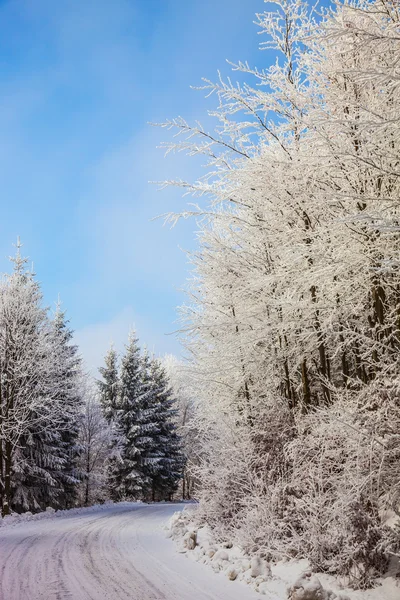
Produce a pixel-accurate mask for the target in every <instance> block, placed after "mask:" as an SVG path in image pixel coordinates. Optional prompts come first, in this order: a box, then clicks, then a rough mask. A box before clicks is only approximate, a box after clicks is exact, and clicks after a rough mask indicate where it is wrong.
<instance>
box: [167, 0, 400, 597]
mask: <svg viewBox="0 0 400 600" xmlns="http://www.w3.org/2000/svg"><path fill="white" fill-rule="evenodd" d="M275 7H276V9H275V10H274V11H272V12H267V13H265V14H261V15H259V17H258V22H259V25H260V27H261V30H262V33H263V34H264V36H265V42H263V47H264V48H265V49H268V50H269V51H272V52H273V58H272V61H271V66H270V67H267V68H266V69H261V70H260V69H256V68H251V67H250V66H249V65H248V64H247V63H238V64H237V65H234V66H233V68H234V69H235V70H236V71H239V72H241V74H242V75H243V77H247V78H250V77H252V78H255V80H256V82H257V83H258V84H259V85H257V86H252V85H251V84H250V83H245V84H243V85H240V84H238V85H235V84H233V83H231V82H230V81H229V80H228V81H223V80H222V79H220V81H219V82H217V83H216V84H213V83H211V82H205V87H206V88H207V90H208V91H209V92H210V93H214V95H216V96H217V98H218V106H217V108H216V110H214V111H212V115H213V116H216V117H217V119H218V120H219V126H218V128H217V131H216V132H215V133H214V132H212V133H208V132H207V131H206V130H204V129H202V128H201V127H200V126H199V125H195V126H191V125H189V124H188V123H187V122H185V121H183V120H182V119H179V120H175V121H171V122H168V123H166V126H168V127H175V128H177V132H178V134H179V135H180V136H181V141H180V142H179V140H178V142H174V143H173V144H171V145H170V149H174V148H175V149H178V150H187V151H188V152H189V153H190V154H202V155H205V156H206V157H207V158H208V160H209V164H208V166H209V169H208V172H207V174H206V176H205V177H204V178H202V179H200V180H199V181H198V182H196V183H195V184H193V185H192V184H189V183H186V182H178V185H181V186H183V187H185V189H186V190H188V191H192V192H193V193H194V194H195V195H196V194H197V195H208V196H209V198H210V202H209V204H208V205H206V206H204V205H203V206H199V207H197V209H194V210H193V209H192V210H191V211H187V212H185V213H183V216H185V217H186V216H189V215H190V214H193V215H197V216H199V217H201V220H200V224H199V226H200V234H199V239H200V248H199V251H198V252H197V253H195V254H194V255H193V258H192V262H193V265H194V269H195V276H194V278H193V282H192V284H191V286H190V289H189V298H190V302H191V303H190V304H189V305H188V306H187V307H185V308H184V309H183V311H182V319H183V326H182V329H183V333H184V337H185V343H186V346H187V348H188V351H189V356H190V357H191V361H190V365H191V372H192V374H191V377H192V379H193V382H194V384H195V385H196V387H197V389H199V390H200V395H199V396H200V400H201V404H200V408H199V411H198V413H197V421H196V423H197V427H198V429H199V431H200V433H201V435H202V437H203V454H202V461H201V464H200V467H199V469H198V471H197V473H198V477H199V479H200V483H201V490H200V500H201V502H200V511H199V513H198V514H199V518H204V519H206V520H207V521H208V523H209V524H210V525H211V526H212V527H214V528H215V529H216V531H217V532H218V535H221V536H225V537H226V536H229V537H231V536H235V535H236V536H237V535H240V536H241V537H240V540H239V543H242V544H243V545H247V546H248V547H249V548H252V547H260V546H262V547H263V549H264V550H265V551H266V552H268V553H270V554H271V555H272V556H275V557H281V556H284V555H287V554H288V553H289V554H290V555H296V556H306V557H307V558H309V559H310V560H311V562H312V564H313V565H314V566H316V567H317V568H318V569H326V570H330V571H336V572H338V573H341V574H346V575H351V576H352V578H353V583H355V584H356V585H359V586H364V585H368V584H369V583H370V581H371V577H374V576H375V575H376V574H377V573H379V572H382V570H383V569H384V567H385V563H386V559H387V549H388V543H389V542H388V540H389V538H390V536H388V534H387V531H386V529H385V527H384V523H383V522H382V519H381V515H382V514H383V512H382V511H384V510H385V509H388V508H390V509H391V510H394V511H397V513H399V512H400V505H399V498H400V480H399V476H398V472H399V471H398V467H399V460H400V456H399V453H398V451H397V450H396V439H397V438H396V436H397V434H396V430H397V429H398V427H399V425H400V405H399V396H398V383H397V382H398V372H399V362H398V361H399V358H398V357H399V353H398V344H399V339H400V334H399V320H398V315H399V296H398V291H399V289H400V288H399V285H400V283H399V270H398V266H399V263H398V250H399V210H400V209H399V204H398V198H399V190H400V188H399V185H400V184H399V164H400V159H399V151H400V146H399V139H400V136H399V119H398V115H399V114H400V104H399V102H400V95H399V93H398V92H399V70H398V61H397V58H396V57H397V56H398V55H399V53H400V40H399V36H398V28H399V19H400V16H399V10H398V6H397V3H394V2H387V1H386V0H371V1H369V0H368V1H367V0H354V1H351V2H337V3H336V4H335V5H334V6H333V8H331V9H325V10H322V11H321V13H322V14H317V13H314V12H313V8H312V6H310V5H308V4H307V3H306V2H302V1H290V0H281V1H279V2H276V3H275ZM167 183H168V182H167ZM169 183H173V182H169ZM170 218H171V219H172V220H176V219H177V218H178V217H176V216H174V215H173V216H171V217H170ZM367 457H369V458H367ZM224 498H229V499H230V503H229V506H227V503H226V502H224ZM327 522H329V523H330V524H331V526H330V528H329V531H332V530H333V531H335V535H330V536H327V528H326V523H327Z"/></svg>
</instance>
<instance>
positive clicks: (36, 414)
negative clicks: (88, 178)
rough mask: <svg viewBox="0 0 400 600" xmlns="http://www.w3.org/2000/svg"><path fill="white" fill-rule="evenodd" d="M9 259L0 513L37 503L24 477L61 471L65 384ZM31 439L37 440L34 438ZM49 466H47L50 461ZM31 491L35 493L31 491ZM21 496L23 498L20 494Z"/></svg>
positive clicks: (35, 303)
mask: <svg viewBox="0 0 400 600" xmlns="http://www.w3.org/2000/svg"><path fill="white" fill-rule="evenodd" d="M20 248H21V245H20V243H19V242H18V248H17V255H16V257H15V258H14V259H13V262H14V271H13V273H12V274H11V275H5V276H3V278H2V280H1V282H0V500H1V505H2V514H3V515H5V514H8V513H9V511H10V509H11V508H12V507H13V506H14V505H15V507H17V508H25V509H26V508H38V507H40V498H38V497H37V496H36V493H35V492H34V491H33V492H32V493H31V492H30V491H28V490H27V487H24V481H26V479H27V478H29V479H30V480H31V481H32V482H33V486H34V488H35V486H37V485H38V482H41V483H43V484H47V483H50V484H52V483H53V482H52V476H51V474H50V473H49V471H48V468H50V469H52V468H53V467H54V468H55V469H62V461H61V460H60V457H59V455H58V450H56V451H54V447H56V448H58V444H59V441H60V432H61V431H62V429H63V426H64V418H65V416H64V406H63V402H62V398H63V397H64V394H65V393H66V392H67V391H68V390H69V386H70V384H71V382H70V381H67V382H66V381H65V380H64V379H63V378H62V377H61V374H62V373H63V372H64V359H65V353H64V352H63V346H62V344H61V342H60V339H59V337H58V336H55V335H54V328H53V326H52V323H51V321H50V319H49V316H48V313H47V310H46V309H44V308H43V307H42V295H41V291H40V287H39V285H38V283H37V282H36V281H35V279H34V276H33V274H32V273H30V272H29V271H28V270H27V269H26V262H27V261H26V259H23V258H22V257H21V255H20ZM32 432H35V436H40V438H41V440H46V443H48V444H49V445H48V447H46V448H44V447H43V448H42V450H43V451H44V453H41V457H42V458H43V456H44V455H48V456H49V459H48V461H47V459H46V461H47V463H46V465H45V470H44V471H43V469H42V467H43V464H41V462H40V461H36V460H35V457H36V458H37V456H38V455H37V452H36V450H37V449H36V448H35V437H34V436H33V435H32ZM36 439H37V437H36ZM52 456H54V464H51V465H50V463H51V462H52V461H53V458H51V457H52ZM35 489H37V488H35ZM25 492H26V493H25Z"/></svg>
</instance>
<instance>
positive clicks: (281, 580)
mask: <svg viewBox="0 0 400 600" xmlns="http://www.w3.org/2000/svg"><path fill="white" fill-rule="evenodd" d="M165 530H166V531H167V536H168V537H170V538H172V539H173V540H174V541H175V542H176V544H177V548H178V552H181V553H186V556H187V557H190V558H192V559H194V560H196V561H198V562H201V563H203V564H206V565H209V566H210V567H211V568H212V569H213V570H214V571H215V572H217V573H223V574H224V575H225V576H226V577H227V579H229V580H230V581H242V582H244V583H246V584H248V585H250V586H251V587H252V588H253V589H255V590H256V591H257V592H259V593H260V594H263V595H265V596H266V597H267V598H268V600H399V598H400V581H399V580H398V579H397V580H396V578H395V577H394V576H393V577H389V576H388V577H385V578H383V579H382V580H381V581H380V582H379V583H380V585H379V586H378V587H376V588H374V589H371V590H365V591H361V590H357V591H355V590H352V589H345V588H344V586H342V585H341V584H340V583H339V582H338V580H337V579H335V578H334V577H333V576H330V575H325V574H318V577H317V576H316V575H315V574H313V573H311V571H310V568H309V564H308V562H307V561H306V560H296V561H295V560H290V561H279V562H277V563H270V562H268V560H267V559H266V556H265V555H264V554H263V552H262V551H259V552H258V553H255V554H254V555H253V556H248V555H245V553H244V552H243V550H242V549H241V548H240V547H238V546H233V545H232V544H231V543H229V542H225V543H223V544H219V543H216V542H215V540H214V539H213V535H212V531H211V530H210V529H209V527H207V526H206V525H205V526H202V527H197V526H196V525H195V524H194V522H193V507H187V508H185V509H184V510H183V511H181V512H176V513H174V514H173V516H172V517H171V519H170V520H169V522H168V523H167V525H166V527H165ZM393 575H395V573H393Z"/></svg>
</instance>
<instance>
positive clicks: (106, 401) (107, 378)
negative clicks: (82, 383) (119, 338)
mask: <svg viewBox="0 0 400 600" xmlns="http://www.w3.org/2000/svg"><path fill="white" fill-rule="evenodd" d="M104 362H105V366H104V367H100V369H99V372H100V375H101V376H102V378H103V380H98V381H97V385H98V388H99V398H100V404H101V407H102V409H103V415H104V418H105V419H106V420H107V421H108V422H109V423H110V422H111V421H114V420H115V419H116V417H117V410H118V398H119V375H118V355H117V353H116V351H115V349H114V347H113V346H111V348H110V349H109V351H108V352H107V354H106V357H105V359H104Z"/></svg>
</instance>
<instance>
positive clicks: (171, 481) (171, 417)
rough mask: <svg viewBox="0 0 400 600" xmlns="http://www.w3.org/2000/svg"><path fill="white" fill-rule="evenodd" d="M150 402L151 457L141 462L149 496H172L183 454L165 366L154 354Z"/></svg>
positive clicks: (157, 497) (179, 475) (150, 370)
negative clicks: (149, 487) (151, 416)
mask: <svg viewBox="0 0 400 600" xmlns="http://www.w3.org/2000/svg"><path fill="white" fill-rule="evenodd" d="M149 375H150V382H151V388H150V389H151V400H150V405H151V408H152V413H153V415H154V422H153V427H152V446H153V448H152V457H151V460H147V462H144V464H143V470H144V472H145V473H147V477H148V479H150V481H151V495H152V500H161V499H163V500H167V499H171V496H172V494H173V493H174V492H175V491H176V488H177V487H178V482H179V480H180V478H181V477H182V470H183V466H184V457H183V453H182V448H181V440H180V438H179V436H178V434H177V431H176V429H177V426H176V413H177V411H176V408H175V399H174V398H173V395H172V390H171V387H170V384H169V381H168V377H167V375H166V372H165V370H164V369H163V367H162V366H161V364H160V362H159V361H158V360H157V359H156V358H153V359H152V360H151V363H150V369H149Z"/></svg>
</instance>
